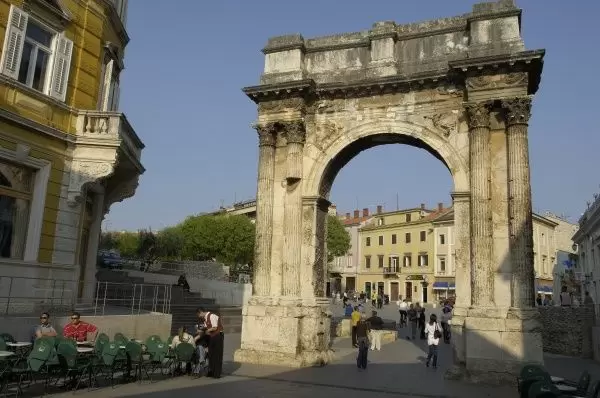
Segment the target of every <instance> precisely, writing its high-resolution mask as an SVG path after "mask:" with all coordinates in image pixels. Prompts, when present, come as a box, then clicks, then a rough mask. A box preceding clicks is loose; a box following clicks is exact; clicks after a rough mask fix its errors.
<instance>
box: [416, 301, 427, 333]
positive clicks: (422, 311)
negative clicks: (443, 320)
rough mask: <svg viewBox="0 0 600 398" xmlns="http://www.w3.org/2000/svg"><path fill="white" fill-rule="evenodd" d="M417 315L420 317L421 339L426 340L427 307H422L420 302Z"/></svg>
mask: <svg viewBox="0 0 600 398" xmlns="http://www.w3.org/2000/svg"><path fill="white" fill-rule="evenodd" d="M417 316H418V317H419V320H418V323H419V334H420V337H421V340H425V339H426V336H425V308H423V307H421V305H420V304H419V303H417Z"/></svg>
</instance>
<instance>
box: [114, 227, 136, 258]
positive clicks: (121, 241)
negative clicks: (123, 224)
mask: <svg viewBox="0 0 600 398" xmlns="http://www.w3.org/2000/svg"><path fill="white" fill-rule="evenodd" d="M115 240H116V243H117V245H116V249H117V250H118V251H119V253H120V254H121V257H124V258H134V257H136V255H137V254H138V246H139V236H138V234H137V233H135V232H118V233H115Z"/></svg>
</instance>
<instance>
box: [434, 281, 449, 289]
mask: <svg viewBox="0 0 600 398" xmlns="http://www.w3.org/2000/svg"><path fill="white" fill-rule="evenodd" d="M448 285H449V283H448V282H433V288H434V289H443V290H445V289H448Z"/></svg>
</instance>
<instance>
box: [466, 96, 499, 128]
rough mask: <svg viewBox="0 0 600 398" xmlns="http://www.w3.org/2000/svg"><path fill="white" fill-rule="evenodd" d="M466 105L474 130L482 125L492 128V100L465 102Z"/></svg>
mask: <svg viewBox="0 0 600 398" xmlns="http://www.w3.org/2000/svg"><path fill="white" fill-rule="evenodd" d="M464 107H465V110H466V111H467V121H468V123H469V129H471V130H472V129H476V128H480V127H484V128H490V111H491V109H492V103H491V102H490V101H484V102H467V103H465V104H464Z"/></svg>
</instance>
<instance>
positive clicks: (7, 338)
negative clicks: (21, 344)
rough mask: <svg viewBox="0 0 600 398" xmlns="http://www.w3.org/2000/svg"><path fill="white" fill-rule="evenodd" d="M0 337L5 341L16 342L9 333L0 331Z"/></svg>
mask: <svg viewBox="0 0 600 398" xmlns="http://www.w3.org/2000/svg"><path fill="white" fill-rule="evenodd" d="M0 338H1V339H2V340H4V342H5V343H16V342H17V340H15V338H14V337H13V336H12V334H10V333H0Z"/></svg>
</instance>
